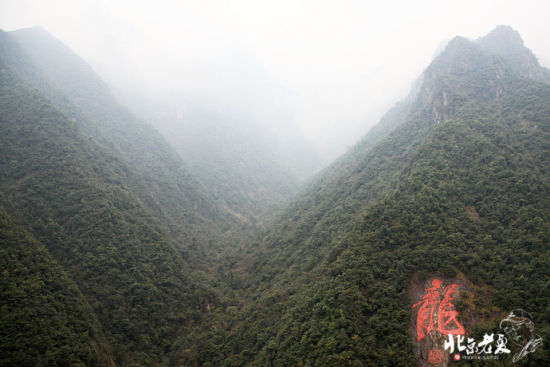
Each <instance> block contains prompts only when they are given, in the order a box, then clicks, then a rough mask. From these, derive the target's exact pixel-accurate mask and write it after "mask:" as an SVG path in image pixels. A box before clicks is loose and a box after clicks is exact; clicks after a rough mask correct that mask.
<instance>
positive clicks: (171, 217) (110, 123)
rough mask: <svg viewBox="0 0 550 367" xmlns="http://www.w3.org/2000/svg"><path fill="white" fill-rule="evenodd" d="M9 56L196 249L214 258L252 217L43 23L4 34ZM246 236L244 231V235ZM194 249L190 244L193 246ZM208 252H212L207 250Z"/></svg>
mask: <svg viewBox="0 0 550 367" xmlns="http://www.w3.org/2000/svg"><path fill="white" fill-rule="evenodd" d="M3 38H4V39H7V40H6V41H5V42H4V45H3V46H2V47H3V49H5V52H4V53H3V55H2V57H3V58H4V59H5V60H7V64H8V65H9V66H10V67H11V70H13V71H14V72H16V73H17V75H18V76H19V77H21V78H23V79H24V80H25V81H27V82H28V83H30V84H31V85H32V86H33V87H35V88H37V89H38V90H39V91H40V92H41V93H43V94H44V96H45V97H46V98H48V99H49V100H50V101H52V103H54V104H55V106H56V107H57V108H59V109H60V110H61V111H62V112H63V113H64V114H66V116H67V117H69V118H70V119H71V120H73V121H74V122H75V123H76V124H77V125H78V126H79V128H80V131H81V133H82V134H84V136H85V137H86V138H87V139H90V140H92V141H94V142H95V143H96V144H98V145H99V146H100V147H101V148H102V149H103V150H104V151H106V152H108V153H109V154H111V155H112V156H113V157H116V159H118V160H120V161H121V163H122V164H123V165H124V166H126V167H127V168H128V170H127V171H128V172H127V173H125V175H126V178H125V180H124V183H125V184H126V185H128V186H129V187H130V188H131V189H132V191H133V192H134V193H135V194H136V195H137V196H138V198H139V199H140V200H141V202H142V203H143V204H144V206H145V207H146V208H147V209H148V211H149V212H150V214H151V215H152V216H154V217H156V218H158V219H159V220H160V223H161V225H162V226H163V227H164V228H163V230H164V232H166V233H168V237H169V238H174V239H176V240H175V242H176V245H177V246H178V247H180V249H182V250H184V251H185V256H186V257H190V256H191V257H193V261H191V262H192V263H199V262H201V261H203V260H204V259H211V258H213V255H212V253H213V252H212V251H211V250H212V248H215V247H217V246H219V244H220V241H222V240H223V241H225V239H226V238H227V237H228V236H230V235H229V234H228V232H230V229H231V228H233V229H234V228H237V230H236V231H232V233H236V232H238V228H240V227H241V226H243V225H245V224H243V222H242V221H241V220H240V219H238V218H237V217H236V216H234V215H232V214H231V213H230V212H229V211H227V210H224V209H223V208H221V207H219V206H218V205H217V204H216V203H215V202H214V201H213V200H212V198H211V197H212V194H211V193H210V192H209V190H208V189H207V188H206V187H205V186H204V185H203V184H202V183H200V182H199V181H198V180H197V179H196V177H195V176H194V175H192V174H190V173H189V171H188V169H187V167H185V164H184V162H183V160H182V159H181V157H180V156H179V155H178V154H177V153H176V151H175V150H174V149H173V148H172V147H171V146H170V145H169V144H168V143H167V142H166V141H165V140H164V139H163V138H162V136H161V135H160V134H159V133H158V132H157V131H156V130H154V129H153V128H152V127H151V126H150V125H148V124H146V123H144V122H142V121H140V120H138V119H137V118H136V117H134V116H133V115H131V114H130V113H129V112H128V111H127V110H126V109H125V108H124V107H122V106H121V105H120V104H119V103H118V102H117V101H116V99H115V98H114V97H113V95H112V94H111V92H110V90H109V89H108V87H107V86H106V85H105V83H104V82H103V81H102V80H101V79H100V78H99V77H98V76H97V75H96V74H95V73H94V72H93V70H92V69H91V67H90V66H89V65H88V64H86V63H85V62H84V61H83V60H82V59H81V58H80V57H79V56H78V55H76V54H74V53H73V52H72V51H71V50H70V49H69V48H68V47H67V46H65V45H64V44H63V43H61V42H60V41H58V40H57V39H55V38H54V37H53V36H51V35H50V34H49V33H47V32H46V31H45V30H43V29H41V28H28V29H22V30H18V31H14V32H10V33H9V34H7V33H5V34H4V37H3ZM237 237H239V236H237ZM189 249H191V250H189ZM207 253H208V255H206V254H207Z"/></svg>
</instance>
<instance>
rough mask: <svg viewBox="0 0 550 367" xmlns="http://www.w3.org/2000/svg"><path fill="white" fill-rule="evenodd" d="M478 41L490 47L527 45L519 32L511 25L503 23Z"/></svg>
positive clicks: (521, 46)
mask: <svg viewBox="0 0 550 367" xmlns="http://www.w3.org/2000/svg"><path fill="white" fill-rule="evenodd" d="M478 43H480V44H482V45H483V46H486V47H489V48H507V47H520V48H524V47H525V46H524V44H523V39H522V38H521V36H520V34H519V32H518V31H516V30H515V29H514V28H512V27H510V26H509V25H502V24H501V25H498V26H497V27H496V28H495V29H493V30H492V31H491V32H489V33H488V34H487V35H486V36H485V37H481V38H479V39H478Z"/></svg>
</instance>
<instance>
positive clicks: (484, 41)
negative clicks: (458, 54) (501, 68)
mask: <svg viewBox="0 0 550 367" xmlns="http://www.w3.org/2000/svg"><path fill="white" fill-rule="evenodd" d="M476 42H477V44H479V45H480V46H482V47H483V48H485V49H488V50H490V51H492V52H494V53H496V54H498V55H499V56H501V57H503V58H504V59H506V61H507V62H508V63H509V64H510V66H512V67H513V68H514V69H515V71H516V72H518V73H519V74H520V75H521V76H523V77H527V78H530V79H535V80H538V81H546V77H545V73H544V71H543V69H542V68H541V66H540V65H539V62H538V60H537V57H536V56H535V55H534V54H533V53H532V52H531V50H529V49H528V48H527V47H525V45H524V43H523V39H522V38H521V36H520V34H519V32H518V31H516V30H515V29H513V28H512V27H510V26H507V25H499V26H497V27H496V28H495V29H494V30H492V31H491V32H489V34H487V35H486V36H485V37H481V38H479V39H477V41H476Z"/></svg>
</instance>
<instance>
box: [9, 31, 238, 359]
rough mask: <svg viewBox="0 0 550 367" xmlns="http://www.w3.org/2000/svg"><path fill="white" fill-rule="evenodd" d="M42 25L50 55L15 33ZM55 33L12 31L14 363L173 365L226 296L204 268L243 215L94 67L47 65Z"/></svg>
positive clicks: (59, 55) (11, 292)
mask: <svg viewBox="0 0 550 367" xmlns="http://www.w3.org/2000/svg"><path fill="white" fill-rule="evenodd" d="M36 32H38V37H42V38H40V40H41V45H40V47H43V48H44V50H43V51H44V55H42V57H43V59H42V60H40V59H33V58H32V57H30V56H29V52H28V51H29V50H31V49H32V52H37V53H38V52H41V48H40V47H38V45H37V48H36V49H33V47H30V46H29V49H25V48H23V47H21V46H20V44H19V41H17V40H15V39H16V38H17V39H20V38H22V37H29V39H32V38H33V37H34V36H36V34H35V33H36ZM48 37H49V36H48V35H47V34H46V35H44V34H42V31H40V30H29V31H25V32H23V33H18V35H17V37H13V36H12V34H8V33H5V32H1V33H0V156H1V157H2V159H1V160H0V173H1V174H0V214H1V216H0V219H1V231H2V232H1V233H2V253H3V255H5V256H3V260H2V267H1V269H0V270H1V274H2V277H1V283H2V297H0V298H1V299H2V303H1V304H2V310H3V313H2V318H1V322H2V326H3V329H2V330H3V332H2V335H1V338H0V348H2V349H1V353H0V354H1V355H2V365H13V366H16V365H17V366H21V365H56V364H57V365H69V364H71V365H98V366H111V365H115V364H116V365H123V366H124V365H159V364H162V363H164V362H165V360H166V358H167V357H166V356H167V355H168V354H169V351H170V348H171V345H172V343H173V342H174V340H175V339H176V336H177V335H180V333H182V332H183V330H184V329H185V328H187V327H191V325H193V324H195V323H198V322H200V320H201V318H203V317H204V315H205V314H206V313H207V312H208V309H209V308H211V307H215V305H216V303H217V302H218V297H219V296H218V294H217V293H216V291H215V290H214V289H213V288H214V287H215V286H212V285H210V284H215V283H214V282H212V281H210V275H205V270H206V269H205V268H204V266H203V267H202V268H201V271H200V272H199V271H197V267H199V266H200V264H201V263H203V264H204V263H207V264H208V263H210V262H211V261H214V258H213V257H210V258H209V257H208V256H206V255H205V254H206V253H209V254H210V253H213V252H216V251H217V250H215V249H216V247H215V246H220V243H219V242H218V240H219V237H217V236H221V235H222V234H224V233H225V232H224V231H225V229H224V228H229V227H230V226H232V225H234V223H238V222H232V221H231V218H232V217H231V216H230V215H227V218H222V217H221V216H222V215H225V214H224V212H223V210H221V209H217V208H216V207H215V206H214V204H212V203H211V201H210V200H209V199H208V196H206V194H204V195H203V193H202V191H201V190H203V189H202V187H201V186H200V184H198V182H197V181H196V180H195V179H194V178H193V177H192V176H191V175H189V174H187V173H186V171H185V169H184V168H183V163H182V162H181V160H180V159H179V158H178V156H177V154H176V153H175V152H173V150H171V149H170V148H169V146H168V145H167V144H166V143H165V142H164V140H163V139H162V138H161V137H160V135H158V133H155V132H154V130H153V129H152V128H150V127H148V126H147V125H145V124H144V123H140V122H139V121H137V120H136V119H135V118H133V117H132V116H131V115H129V114H128V113H127V112H125V111H124V109H123V108H122V107H120V106H118V105H117V104H116V103H115V102H113V101H111V100H109V96H108V95H107V94H102V93H103V92H105V89H102V88H103V87H102V85H101V83H100V82H98V81H97V79H94V76H93V74H89V75H88V77H86V76H85V75H84V76H83V77H82V79H79V78H80V76H81V75H80V74H79V73H84V74H86V73H87V72H90V69H89V68H86V67H84V66H83V65H81V64H79V62H78V60H76V61H75V60H74V59H71V55H65V56H67V57H68V60H65V63H63V64H62V65H63V66H64V69H63V70H64V71H65V72H66V73H67V74H69V75H65V77H63V76H62V75H60V74H59V75H58V74H55V73H53V72H50V71H48V70H46V69H45V68H46V67H47V65H49V64H48V58H49V57H52V58H54V57H55V58H62V57H63V52H64V49H63V48H62V47H61V48H56V46H55V45H53V46H52V47H53V51H52V50H50V51H51V54H48V53H47V52H46V50H47V45H48V43H51V39H49V38H48ZM27 41H28V42H30V40H27ZM27 41H23V42H27ZM42 61H43V62H42ZM52 62H53V61H52ZM38 65H40V67H39V66H38ZM79 65H80V66H79ZM50 66H52V65H50ZM52 67H53V66H52ZM79 67H81V69H79ZM71 72H74V74H71ZM94 80H95V81H96V82H97V83H95V82H94ZM71 83H73V84H74V86H73V88H74V89H70V85H71ZM94 83H95V84H94ZM105 93H106V92H105ZM96 94H97V96H95V95H96ZM94 96H95V97H94ZM95 102H97V104H95V107H93V106H94V103H95ZM100 102H101V103H100ZM168 217H169V219H170V220H167V219H166V218H168ZM210 226H211V227H210ZM180 234H182V235H183V236H184V237H183V238H182V236H181V235H180ZM230 240H231V237H229V236H228V240H227V243H225V245H228V243H229V242H230ZM196 259H201V261H196ZM209 281H210V283H207V282H209Z"/></svg>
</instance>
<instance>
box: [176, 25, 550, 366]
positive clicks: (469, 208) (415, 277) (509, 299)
mask: <svg viewBox="0 0 550 367" xmlns="http://www.w3.org/2000/svg"><path fill="white" fill-rule="evenodd" d="M517 55H522V56H521V57H516V56H517ZM530 55H532V54H531V53H530V51H528V50H527V49H525V48H524V46H523V43H522V42H521V39H519V41H518V37H517V32H515V31H514V30H512V29H511V28H508V27H498V28H497V29H496V30H495V31H494V32H492V33H491V34H489V35H488V36H487V37H484V38H482V39H481V40H479V41H478V42H472V41H469V40H467V39H465V38H461V37H457V38H455V39H453V40H452V41H451V42H449V43H448V45H447V47H446V49H445V50H444V51H443V52H442V53H441V54H440V55H439V56H437V57H436V58H435V59H434V60H433V62H432V63H431V65H430V66H429V67H428V68H427V69H426V70H425V71H424V73H423V75H422V77H421V79H420V84H419V85H418V87H417V88H413V91H412V93H411V95H410V96H409V97H408V98H407V100H405V101H403V102H401V103H399V104H398V105H396V106H395V107H394V108H393V109H392V110H390V111H389V112H388V114H387V115H386V116H385V117H384V118H383V119H382V120H381V122H380V124H379V125H378V126H377V127H376V128H375V129H373V131H372V133H370V134H368V135H367V136H366V137H365V138H364V139H363V140H362V141H361V142H359V143H358V144H357V145H356V146H355V147H354V148H352V149H351V150H350V152H348V153H347V154H346V155H345V156H343V157H342V158H341V159H340V160H338V161H337V162H335V163H334V164H333V165H332V166H331V167H329V168H328V169H326V170H325V171H324V172H322V173H321V174H320V175H319V176H318V177H317V179H316V180H315V181H314V182H313V183H312V184H311V185H309V186H308V187H306V188H305V189H304V190H303V192H302V193H301V194H300V195H299V196H298V198H297V199H296V200H295V201H294V202H293V203H291V204H290V205H289V206H288V207H287V208H286V210H284V211H283V213H282V214H281V215H280V216H279V218H278V219H277V220H276V223H275V224H274V225H273V226H272V228H270V229H269V230H268V231H267V234H266V235H265V237H264V238H263V239H262V240H261V241H258V242H256V243H252V244H251V245H249V246H248V247H246V248H245V250H244V251H243V255H242V258H243V260H242V261H241V263H240V267H239V266H234V269H233V273H232V274H233V275H236V276H237V277H238V278H239V282H240V283H239V284H240V289H239V292H240V295H241V299H240V302H236V303H235V304H234V305H232V306H230V307H227V308H226V310H224V311H223V313H219V314H218V315H217V316H216V317H214V321H213V323H212V325H210V326H209V328H208V329H207V330H204V331H202V332H199V331H196V332H195V333H194V334H192V335H187V336H184V337H182V338H180V340H179V341H178V343H177V346H178V348H179V349H177V350H176V351H175V353H174V354H173V356H172V365H178V364H184V365H185V364H189V365H191V364H194V363H195V364H199V365H200V364H207V363H211V364H213V365H234V366H241V365H253V366H260V365H262V366H263V365H303V366H308V365H354V366H361V365H381V366H382V365H417V364H421V365H429V364H430V363H429V358H431V357H430V355H429V352H430V351H431V350H434V349H437V350H442V349H443V339H442V338H441V337H438V336H437V335H436V334H433V335H432V334H431V336H430V338H429V339H426V340H424V341H422V342H419V341H417V339H416V332H415V325H416V324H415V316H416V313H415V311H414V310H413V309H414V305H415V304H417V302H419V301H420V300H421V297H422V293H423V291H422V290H423V289H428V288H429V287H430V282H431V281H433V280H434V279H441V280H443V282H444V283H445V284H446V285H449V284H457V286H459V287H460V288H459V289H460V291H459V292H458V296H457V297H456V299H454V303H453V305H454V307H456V312H457V313H458V315H459V316H458V317H460V320H462V323H463V325H464V327H465V330H466V332H467V334H468V335H469V336H471V337H474V339H475V340H481V339H482V336H483V334H484V333H491V332H497V331H498V330H499V329H498V328H499V322H500V320H503V319H504V318H505V317H506V316H507V315H508V314H509V313H510V312H511V311H512V310H514V309H517V308H521V309H523V310H528V311H529V312H530V313H531V314H532V315H533V323H534V325H535V326H536V333H537V334H538V335H543V336H544V335H548V333H549V331H550V323H549V322H548V320H549V319H550V310H549V309H548V304H549V301H550V292H549V288H548V279H550V272H549V269H550V252H549V251H548V243H549V240H550V221H549V219H550V211H549V208H550V199H549V198H550V196H549V193H550V170H549V169H550V166H549V162H550V160H549V159H548V157H549V154H550V144H549V142H550V135H549V134H550V105H549V104H548V101H550V84H548V83H546V82H545V79H544V78H542V77H541V74H540V73H538V72H537V70H543V71H544V69H542V68H540V66H539V65H538V63H536V59H533V58H532V57H531V56H530ZM432 284H435V283H432ZM218 312H222V310H218ZM500 332H502V330H501V331H500ZM508 345H509V347H510V348H511V349H512V352H513V353H516V352H518V349H516V348H517V346H513V345H512V343H509V344H508ZM535 349H536V348H535ZM439 356H440V357H441V354H440V355H439ZM549 362H550V354H549V353H548V350H547V349H544V348H543V347H540V348H538V349H536V350H533V353H531V354H529V355H528V356H527V357H525V359H524V362H522V363H524V364H526V365H533V366H535V365H546V364H548V363H549ZM448 363H449V354H448V352H447V354H446V355H445V354H444V353H443V356H442V361H441V364H440V365H447V364H448ZM495 363H498V365H501V364H503V365H512V364H513V361H512V356H511V355H502V356H500V360H499V361H498V362H495Z"/></svg>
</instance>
